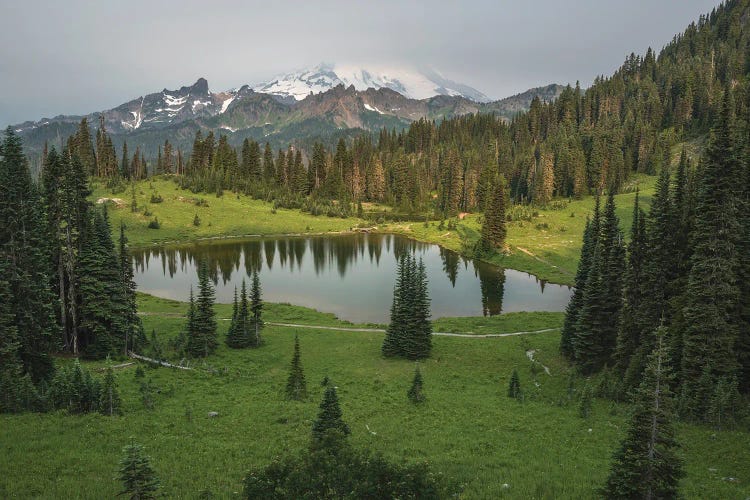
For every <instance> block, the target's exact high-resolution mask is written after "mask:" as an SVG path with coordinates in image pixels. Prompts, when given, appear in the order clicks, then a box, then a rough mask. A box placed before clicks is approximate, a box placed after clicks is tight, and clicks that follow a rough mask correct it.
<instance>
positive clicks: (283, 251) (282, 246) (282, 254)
mask: <svg viewBox="0 0 750 500" xmlns="http://www.w3.org/2000/svg"><path fill="white" fill-rule="evenodd" d="M276 252H277V253H278V254H279V265H280V266H281V268H282V269H284V268H285V267H286V256H287V248H286V240H278V241H277V242H276Z"/></svg>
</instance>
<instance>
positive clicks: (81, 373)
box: [48, 360, 101, 413]
mask: <svg viewBox="0 0 750 500" xmlns="http://www.w3.org/2000/svg"><path fill="white" fill-rule="evenodd" d="M100 395H101V384H100V383H99V381H98V380H96V379H94V378H93V377H92V376H91V373H89V371H88V370H86V369H84V368H83V367H82V366H81V364H80V363H79V362H78V360H76V361H75V363H73V364H72V365H69V366H66V367H63V368H60V369H59V370H57V373H55V376H54V378H53V379H52V383H51V384H50V388H49V393H48V399H49V403H50V405H51V406H52V408H55V409H65V410H68V411H69V412H70V413H88V412H93V411H98V410H99V399H100Z"/></svg>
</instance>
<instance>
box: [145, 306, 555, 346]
mask: <svg viewBox="0 0 750 500" xmlns="http://www.w3.org/2000/svg"><path fill="white" fill-rule="evenodd" d="M138 314H139V315H140V316H161V317H165V318H180V317H185V316H184V315H183V314H179V313H149V312H139V313H138ZM219 320H220V321H229V318H219ZM265 324H266V325H270V326H284V327H288V328H308V329H311V330H332V331H337V332H363V333H385V330H384V329H382V328H354V327H351V328H349V327H344V326H322V325H303V324H297V323H276V322H273V321H266V322H265ZM556 330H559V328H545V329H543V330H529V331H522V332H508V333H453V332H432V334H433V335H437V336H441V337H465V338H476V339H487V338H492V337H514V336H516V335H529V334H532V333H544V332H554V331H556Z"/></svg>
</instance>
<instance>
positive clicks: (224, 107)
mask: <svg viewBox="0 0 750 500" xmlns="http://www.w3.org/2000/svg"><path fill="white" fill-rule="evenodd" d="M235 97H237V96H236V94H232V95H231V96H230V97H229V98H228V99H226V100H225V101H224V102H222V103H221V111H219V113H224V112H225V111H226V110H227V108H229V105H230V104H232V102H233V101H234V99H235Z"/></svg>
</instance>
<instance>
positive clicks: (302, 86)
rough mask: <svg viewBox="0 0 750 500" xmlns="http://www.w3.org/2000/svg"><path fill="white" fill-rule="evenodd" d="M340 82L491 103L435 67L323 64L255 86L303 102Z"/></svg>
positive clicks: (408, 94)
mask: <svg viewBox="0 0 750 500" xmlns="http://www.w3.org/2000/svg"><path fill="white" fill-rule="evenodd" d="M337 85H344V86H345V87H349V86H351V85H353V86H354V88H355V89H356V90H367V89H368V88H374V89H376V90H377V89H381V88H388V89H391V90H395V91H396V92H398V93H399V94H401V95H403V96H404V97H408V98H410V99H427V98H429V97H433V96H436V95H448V96H459V97H464V98H466V99H470V100H472V101H475V102H480V103H483V102H489V101H490V100H491V99H490V98H489V97H487V96H486V95H484V94H483V93H482V92H480V91H478V90H476V89H474V88H472V87H469V86H468V85H463V84H461V83H457V82H454V81H451V80H448V79H446V78H443V77H442V76H441V75H440V74H439V73H437V72H436V71H432V70H425V71H419V70H413V69H408V68H379V67H369V68H364V67H361V66H352V65H345V64H320V65H318V66H316V67H314V68H312V69H304V70H301V71H295V72H292V73H287V74H285V75H280V76H278V77H276V78H274V79H273V80H271V81H270V82H266V83H260V84H258V85H254V86H253V90H255V91H256V92H262V93H265V94H273V95H277V96H282V97H293V98H294V99H296V100H298V101H300V100H302V99H304V98H305V97H307V96H308V95H310V94H311V93H312V94H319V93H321V92H326V91H328V90H330V89H332V88H334V87H336V86H337Z"/></svg>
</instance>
